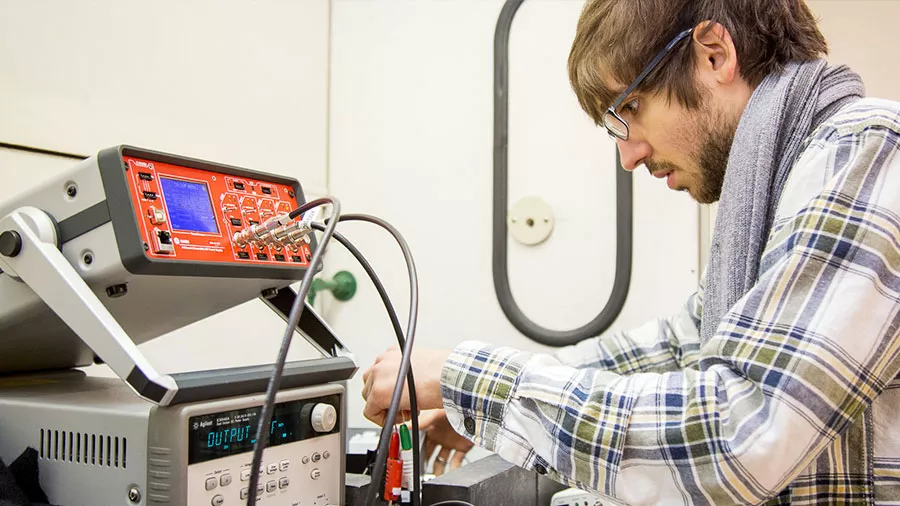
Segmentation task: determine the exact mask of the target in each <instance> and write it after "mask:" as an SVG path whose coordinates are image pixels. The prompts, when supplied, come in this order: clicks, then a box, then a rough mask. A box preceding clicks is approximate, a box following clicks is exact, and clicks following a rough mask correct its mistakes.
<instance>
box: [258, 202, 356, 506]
mask: <svg viewBox="0 0 900 506" xmlns="http://www.w3.org/2000/svg"><path fill="white" fill-rule="evenodd" d="M328 203H330V204H331V206H332V209H333V215H334V216H336V217H340V215H341V203H340V202H339V201H338V200H337V199H334V198H330V197H325V198H321V199H316V200H313V201H312V202H307V203H306V204H303V205H302V206H300V207H298V208H297V209H295V210H294V211H291V213H290V216H291V218H296V217H297V216H301V215H302V214H303V213H305V212H306V211H308V210H310V209H312V208H315V207H319V206H321V205H323V204H328ZM335 225H337V221H336V220H335V221H332V223H330V224H329V225H328V227H327V228H326V229H325V233H324V234H323V235H322V239H321V240H320V241H319V244H318V246H317V247H316V250H315V251H314V252H313V255H312V259H311V260H310V262H309V267H307V269H306V272H305V273H304V274H303V281H302V282H301V283H300V289H299V290H298V291H297V297H296V298H295V299H294V304H293V305H292V306H291V312H290V317H289V318H288V325H287V328H285V330H284V337H283V338H282V339H281V349H280V350H278V359H277V360H276V361H275V364H274V367H273V368H272V375H271V376H270V377H269V386H268V387H267V389H266V400H265V402H264V403H263V406H262V413H260V416H259V425H258V426H257V427H256V443H255V444H254V446H253V463H252V464H251V465H252V466H253V467H252V468H251V469H250V485H249V486H250V488H249V490H248V494H247V504H248V505H249V506H255V505H256V487H257V486H258V485H259V465H260V463H261V462H262V454H263V449H265V447H266V442H267V441H268V439H269V423H271V421H272V409H273V407H274V405H275V394H276V393H277V392H278V387H279V386H280V385H281V375H282V373H283V372H284V363H285V362H286V361H287V353H288V349H290V347H291V339H292V338H293V336H294V332H295V331H296V329H297V324H298V323H299V322H300V315H302V314H303V308H304V306H305V305H304V304H303V300H304V299H306V294H307V293H309V287H310V286H311V285H312V280H313V277H314V276H315V274H316V270H317V269H318V266H319V263H320V262H321V261H322V253H323V252H324V251H325V245H327V244H328V240H329V239H331V236H332V234H334V227H335Z"/></svg>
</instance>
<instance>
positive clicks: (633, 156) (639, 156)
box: [616, 139, 651, 172]
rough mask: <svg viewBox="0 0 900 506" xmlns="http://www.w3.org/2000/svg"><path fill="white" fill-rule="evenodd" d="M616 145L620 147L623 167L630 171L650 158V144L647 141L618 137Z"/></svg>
mask: <svg viewBox="0 0 900 506" xmlns="http://www.w3.org/2000/svg"><path fill="white" fill-rule="evenodd" d="M616 147H618V148H619V159H620V160H621V162H622V167H623V168H624V169H625V170H627V171H629V172H630V171H633V170H634V169H636V168H638V167H639V166H640V165H641V164H642V163H644V160H646V159H648V158H650V153H651V150H650V144H648V143H647V142H645V141H638V140H633V139H629V140H627V141H623V140H622V139H616Z"/></svg>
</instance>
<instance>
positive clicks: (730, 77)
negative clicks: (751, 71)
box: [693, 21, 738, 84]
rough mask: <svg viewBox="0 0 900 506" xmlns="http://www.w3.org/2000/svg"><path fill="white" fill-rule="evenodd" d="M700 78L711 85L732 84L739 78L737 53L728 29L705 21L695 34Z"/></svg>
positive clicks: (696, 29) (698, 26) (695, 29)
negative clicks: (713, 83)
mask: <svg viewBox="0 0 900 506" xmlns="http://www.w3.org/2000/svg"><path fill="white" fill-rule="evenodd" d="M693 41H694V44H693V47H694V51H695V52H696V56H697V59H696V62H697V69H696V70H697V72H698V77H699V76H702V79H703V80H704V81H708V82H709V84H712V82H716V83H719V84H730V83H731V82H732V81H734V80H735V78H737V77H738V61H737V51H736V50H735V49H734V41H733V40H732V39H731V34H730V33H729V32H728V29H727V28H725V26H723V25H722V24H720V23H716V22H715V21H703V22H702V23H700V24H699V25H697V27H696V28H694V33H693Z"/></svg>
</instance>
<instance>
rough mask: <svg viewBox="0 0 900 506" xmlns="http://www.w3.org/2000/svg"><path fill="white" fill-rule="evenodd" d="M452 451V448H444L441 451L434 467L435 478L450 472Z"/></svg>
mask: <svg viewBox="0 0 900 506" xmlns="http://www.w3.org/2000/svg"><path fill="white" fill-rule="evenodd" d="M452 451H453V449H451V448H447V447H442V448H441V451H439V452H438V454H437V457H435V458H434V465H433V466H432V467H433V468H434V474H435V476H440V475H442V474H444V473H446V472H447V471H449V470H450V467H449V464H450V452H452Z"/></svg>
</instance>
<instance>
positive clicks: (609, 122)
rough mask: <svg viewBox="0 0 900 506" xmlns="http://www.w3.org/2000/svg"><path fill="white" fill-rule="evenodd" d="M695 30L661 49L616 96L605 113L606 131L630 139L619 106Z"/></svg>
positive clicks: (688, 30) (685, 32) (685, 33)
mask: <svg viewBox="0 0 900 506" xmlns="http://www.w3.org/2000/svg"><path fill="white" fill-rule="evenodd" d="M693 31H694V29H693V28H690V29H687V30H685V31H683V32H681V33H679V34H678V35H676V36H675V38H674V39H672V41H671V42H669V43H668V44H666V47H665V48H663V50H662V51H660V52H659V54H657V55H656V56H655V57H654V58H653V60H651V61H650V64H649V65H647V66H646V67H644V70H642V71H641V73H640V74H639V75H638V76H637V79H635V80H634V81H633V82H632V83H631V84H630V85H628V87H627V88H625V91H623V92H622V94H621V95H619V97H618V98H616V101H615V102H613V104H612V105H611V106H609V109H607V110H606V112H605V113H603V126H604V127H606V131H607V132H609V134H610V135H612V136H614V137H617V138H619V139H622V140H623V141H627V140H628V122H626V121H625V120H624V119H622V116H619V113H618V112H617V111H618V109H619V107H621V105H622V103H623V102H625V99H626V98H628V95H630V94H631V92H632V91H634V89H635V88H637V87H638V85H639V84H641V82H642V81H643V80H644V79H646V77H647V76H648V75H649V74H650V72H653V69H655V68H656V66H657V65H659V62H661V61H662V59H663V58H665V57H666V55H667V54H669V51H671V50H672V48H673V47H675V45H676V44H678V43H679V42H681V41H682V39H684V38H685V37H687V36H688V35H690V34H691V33H692V32H693Z"/></svg>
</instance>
